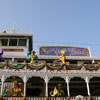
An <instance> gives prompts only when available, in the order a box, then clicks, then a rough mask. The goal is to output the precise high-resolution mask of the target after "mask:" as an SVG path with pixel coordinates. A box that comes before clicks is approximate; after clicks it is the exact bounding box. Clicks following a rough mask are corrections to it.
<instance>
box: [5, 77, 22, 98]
mask: <svg viewBox="0 0 100 100" xmlns="http://www.w3.org/2000/svg"><path fill="white" fill-rule="evenodd" d="M23 86H24V84H23V80H22V78H20V77H18V76H10V77H8V78H7V79H6V80H5V82H4V85H3V96H16V97H19V96H23V88H24V87H23ZM17 90H18V91H17Z"/></svg>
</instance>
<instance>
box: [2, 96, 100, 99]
mask: <svg viewBox="0 0 100 100" xmlns="http://www.w3.org/2000/svg"><path fill="white" fill-rule="evenodd" d="M75 98H76V97H71V98H70V100H76V99H75ZM2 100H23V97H3V98H2ZM25 100H46V97H26V98H25ZM48 100H68V98H67V97H48ZM77 100H81V99H77ZM82 100H100V96H92V99H89V98H88V96H84V97H83V99H82Z"/></svg>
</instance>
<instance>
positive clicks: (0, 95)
mask: <svg viewBox="0 0 100 100" xmlns="http://www.w3.org/2000/svg"><path fill="white" fill-rule="evenodd" d="M4 81H5V76H4V75H2V77H1V94H0V100H1V99H2V95H3V86H4Z"/></svg>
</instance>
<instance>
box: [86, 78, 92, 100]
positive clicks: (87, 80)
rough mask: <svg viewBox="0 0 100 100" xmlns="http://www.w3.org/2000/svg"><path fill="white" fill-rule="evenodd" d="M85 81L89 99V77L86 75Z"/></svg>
mask: <svg viewBox="0 0 100 100" xmlns="http://www.w3.org/2000/svg"><path fill="white" fill-rule="evenodd" d="M85 81H86V86H87V92H88V96H89V99H91V94H90V88H89V78H88V77H86V79H85Z"/></svg>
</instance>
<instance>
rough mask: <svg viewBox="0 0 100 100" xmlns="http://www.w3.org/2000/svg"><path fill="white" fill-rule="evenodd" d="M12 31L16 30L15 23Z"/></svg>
mask: <svg viewBox="0 0 100 100" xmlns="http://www.w3.org/2000/svg"><path fill="white" fill-rule="evenodd" d="M12 31H13V32H15V24H13V30H12Z"/></svg>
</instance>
